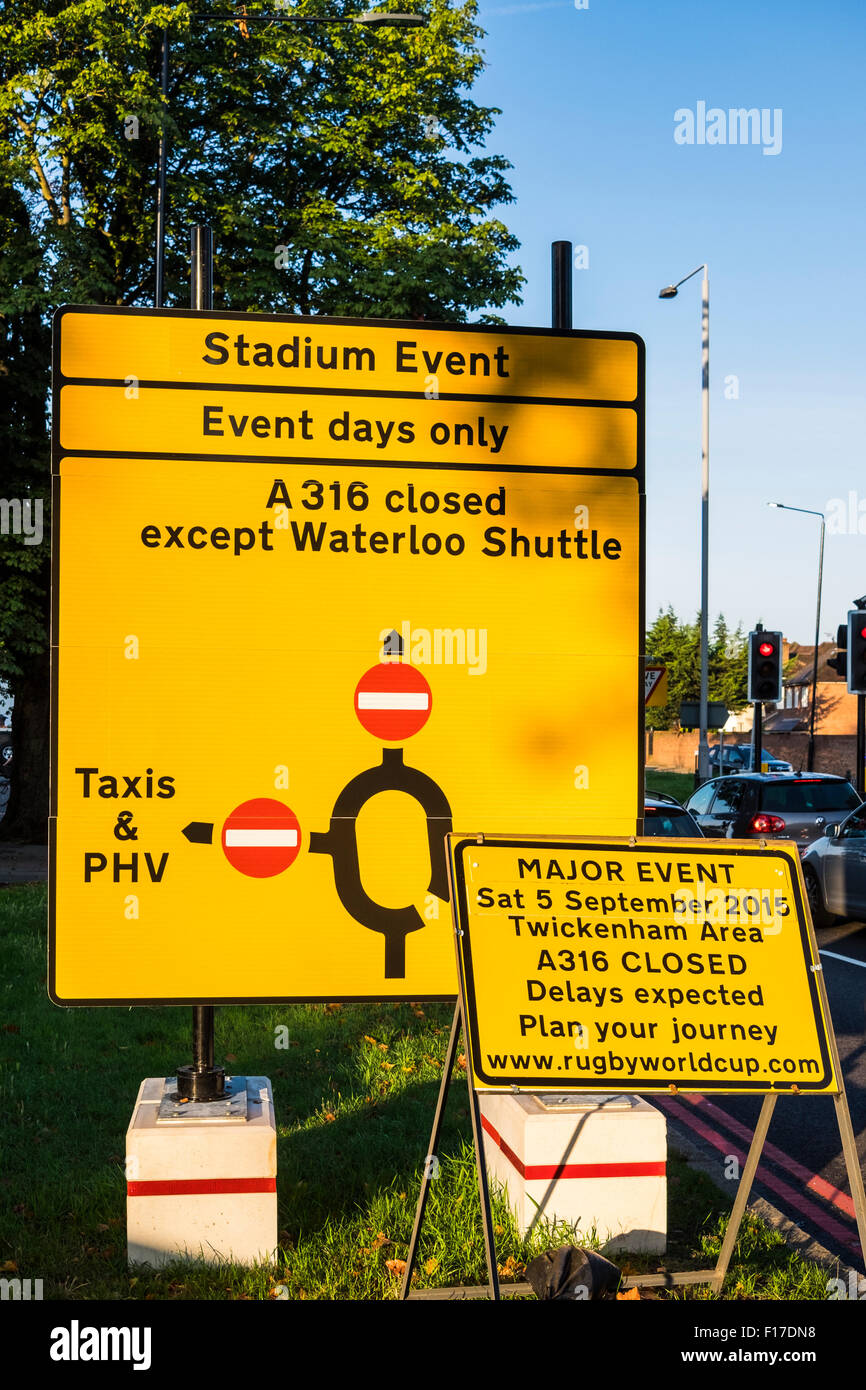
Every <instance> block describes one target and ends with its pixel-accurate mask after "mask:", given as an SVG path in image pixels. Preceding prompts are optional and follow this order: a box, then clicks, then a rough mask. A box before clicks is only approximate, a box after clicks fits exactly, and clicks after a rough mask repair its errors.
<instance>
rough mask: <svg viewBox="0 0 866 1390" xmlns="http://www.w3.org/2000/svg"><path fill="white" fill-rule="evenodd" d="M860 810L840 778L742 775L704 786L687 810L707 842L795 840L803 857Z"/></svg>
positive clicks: (822, 774)
mask: <svg viewBox="0 0 866 1390" xmlns="http://www.w3.org/2000/svg"><path fill="white" fill-rule="evenodd" d="M859 805H860V797H859V796H858V795H857V792H856V791H855V790H854V788H853V787H852V785H851V783H850V782H847V781H846V780H845V778H844V777H834V776H832V775H831V774H830V773H826V772H809V773H804V774H799V773H795V774H790V773H783V774H780V773H777V772H745V773H742V774H737V775H734V776H732V777H715V778H713V779H712V780H711V781H709V782H704V784H703V786H701V787H698V789H697V791H696V792H693V793H692V795H691V796H690V797H689V799H688V801H687V802H686V810H687V811H689V812H690V813H691V815H692V816H694V818H695V820H696V821H697V823H698V825H699V826H700V827H701V830H702V831H703V833H704V834H705V835H708V836H710V837H711V838H714V839H718V838H727V839H733V840H747V839H752V838H756V837H761V838H763V839H767V840H795V841H796V842H797V847H798V849H799V850H800V853H801V854H803V853H805V851H806V849H807V848H808V847H809V845H810V844H811V843H812V841H813V840H817V839H818V838H819V837H820V836H821V835H823V834H824V833H825V829H826V827H827V826H828V825H834V824H838V823H839V822H841V821H842V820H844V819H845V817H846V816H847V815H848V814H849V813H850V812H851V811H853V810H855V809H856V808H857V807H858V806H859Z"/></svg>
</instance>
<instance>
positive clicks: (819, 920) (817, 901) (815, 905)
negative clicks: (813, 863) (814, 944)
mask: <svg viewBox="0 0 866 1390" xmlns="http://www.w3.org/2000/svg"><path fill="white" fill-rule="evenodd" d="M803 875H804V877H805V879H806V893H807V895H808V898H809V911H810V912H811V914H812V921H813V923H814V924H815V926H816V927H832V925H833V923H834V922H835V920H836V918H835V917H834V916H833V914H832V913H831V912H828V911H827V909H826V907H825V906H824V894H823V893H822V892H821V885H820V883H819V882H818V878H817V875H816V874H815V873H814V871H813V870H812V869H804V870H803Z"/></svg>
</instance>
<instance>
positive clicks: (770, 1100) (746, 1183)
mask: <svg viewBox="0 0 866 1390" xmlns="http://www.w3.org/2000/svg"><path fill="white" fill-rule="evenodd" d="M776 1100H777V1096H776V1095H769V1096H764V1103H763V1105H762V1106H761V1113H760V1115H759V1116H758V1123H757V1125H756V1126H755V1132H754V1134H753V1135H752V1142H751V1144H750V1145H749V1152H748V1155H747V1157H746V1166H745V1168H744V1169H743V1173H742V1177H741V1178H740V1185H739V1187H738V1188H737V1195H736V1198H735V1200H734V1205H733V1209H732V1210H731V1215H730V1217H729V1218H728V1228H727V1230H726V1231H725V1239H724V1241H723V1242H722V1248H721V1251H720V1252H719V1261H718V1264H717V1265H716V1268H715V1270H714V1271H713V1277H712V1279H711V1280H710V1285H711V1287H712V1290H713V1292H714V1293H715V1294H717V1295H718V1294H720V1293H721V1292H722V1285H723V1284H724V1282H725V1275H726V1274H727V1272H728V1265H729V1264H730V1262H731V1256H732V1255H733V1253H734V1246H735V1245H736V1243H737V1236H738V1235H739V1234H740V1224H741V1222H742V1220H743V1212H744V1211H745V1210H746V1203H747V1202H748V1200H749V1193H750V1192H751V1190H752V1183H753V1182H754V1181H755V1174H756V1172H757V1171H758V1164H759V1163H760V1161H761V1154H762V1152H763V1149H764V1141H765V1139H766V1138H767V1130H768V1129H769V1128H770V1120H771V1119H772V1115H773V1111H774V1109H775V1108H776Z"/></svg>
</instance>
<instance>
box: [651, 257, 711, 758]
mask: <svg viewBox="0 0 866 1390" xmlns="http://www.w3.org/2000/svg"><path fill="white" fill-rule="evenodd" d="M699 270H702V271H703V272H704V278H703V283H702V285H701V702H700V724H701V733H700V740H699V742H698V777H699V778H700V780H701V781H702V782H705V781H706V780H707V778H708V777H709V775H710V748H709V744H708V742H707V702H708V700H709V685H710V642H709V600H710V579H709V576H710V569H709V541H710V281H709V274H708V271H707V267H706V265H699V266H698V267H697V268H696V269H695V270H692V271H690V272H689V274H688V275H684V276H683V278H682V280H677V282H676V284H674V285H666V286H665V288H664V289H663V290H659V299H674V298H675V297H676V293H677V290H678V289H679V287H680V285H684V284H685V283H686V281H687V280H691V278H692V276H693V275H697V273H698V271H699Z"/></svg>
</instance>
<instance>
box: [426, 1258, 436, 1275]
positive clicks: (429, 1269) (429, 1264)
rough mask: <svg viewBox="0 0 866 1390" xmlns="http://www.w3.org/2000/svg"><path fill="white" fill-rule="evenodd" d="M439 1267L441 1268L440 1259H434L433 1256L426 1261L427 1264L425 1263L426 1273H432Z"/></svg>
mask: <svg viewBox="0 0 866 1390" xmlns="http://www.w3.org/2000/svg"><path fill="white" fill-rule="evenodd" d="M438 1268H439V1261H438V1260H434V1259H433V1258H432V1257H431V1258H430V1259H429V1260H428V1261H427V1262H426V1264H425V1265H424V1273H425V1274H432V1273H433V1271H434V1270H435V1269H438Z"/></svg>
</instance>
